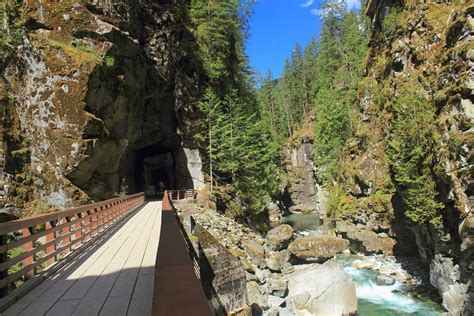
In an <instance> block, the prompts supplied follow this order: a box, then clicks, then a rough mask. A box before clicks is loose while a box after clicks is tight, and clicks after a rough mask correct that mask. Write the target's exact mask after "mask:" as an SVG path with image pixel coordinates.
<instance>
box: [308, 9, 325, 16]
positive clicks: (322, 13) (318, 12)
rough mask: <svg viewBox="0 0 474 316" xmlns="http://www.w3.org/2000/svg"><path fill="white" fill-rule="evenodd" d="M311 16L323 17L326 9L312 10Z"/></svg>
mask: <svg viewBox="0 0 474 316" xmlns="http://www.w3.org/2000/svg"><path fill="white" fill-rule="evenodd" d="M311 14H313V15H316V16H317V17H322V16H323V15H324V9H319V8H316V9H311Z"/></svg>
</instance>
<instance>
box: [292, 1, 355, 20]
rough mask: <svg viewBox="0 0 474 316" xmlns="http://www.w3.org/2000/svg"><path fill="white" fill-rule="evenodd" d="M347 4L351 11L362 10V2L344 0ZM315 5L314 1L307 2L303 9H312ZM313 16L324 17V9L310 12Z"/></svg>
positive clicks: (315, 9)
mask: <svg viewBox="0 0 474 316" xmlns="http://www.w3.org/2000/svg"><path fill="white" fill-rule="evenodd" d="M344 1H345V2H346V5H347V8H348V9H349V10H358V9H360V0H344ZM313 4H314V0H307V2H306V3H304V4H302V5H301V6H302V7H305V8H307V7H310V6H312V5H313ZM310 11H311V14H313V15H315V16H317V17H322V16H324V9H322V8H313V9H311V10H310Z"/></svg>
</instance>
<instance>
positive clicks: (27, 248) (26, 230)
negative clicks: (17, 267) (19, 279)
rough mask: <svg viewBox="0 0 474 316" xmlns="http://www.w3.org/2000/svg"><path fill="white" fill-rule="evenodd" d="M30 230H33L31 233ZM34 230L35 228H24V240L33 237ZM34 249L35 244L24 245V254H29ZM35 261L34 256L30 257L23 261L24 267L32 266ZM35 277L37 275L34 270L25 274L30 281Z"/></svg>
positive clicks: (30, 242)
mask: <svg viewBox="0 0 474 316" xmlns="http://www.w3.org/2000/svg"><path fill="white" fill-rule="evenodd" d="M30 229H31V231H30ZM32 230H33V228H23V238H26V237H29V236H31V234H32ZM32 249H33V242H32V241H29V242H27V243H25V244H23V252H28V251H30V250H32ZM33 261H34V258H33V256H29V257H27V258H25V259H24V260H23V267H27V266H29V265H30V264H32V263H33ZM34 275H35V271H34V269H32V270H30V271H28V272H26V273H25V279H27V280H28V279H30V278H32V277H33V276H34Z"/></svg>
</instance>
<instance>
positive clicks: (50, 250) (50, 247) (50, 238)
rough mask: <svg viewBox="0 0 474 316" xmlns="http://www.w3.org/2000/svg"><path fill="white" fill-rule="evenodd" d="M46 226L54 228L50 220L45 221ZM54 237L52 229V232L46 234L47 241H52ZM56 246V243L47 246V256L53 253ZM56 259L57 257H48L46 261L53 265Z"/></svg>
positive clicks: (46, 227)
mask: <svg viewBox="0 0 474 316" xmlns="http://www.w3.org/2000/svg"><path fill="white" fill-rule="evenodd" d="M44 226H45V227H44V228H45V229H51V228H53V225H52V224H51V223H50V222H47V223H45V225H44ZM53 239H54V231H52V232H50V233H48V234H47V235H46V242H50V241H52V240H53ZM54 248H55V246H54V244H53V245H50V246H48V247H46V256H47V255H49V254H51V253H53V252H54V250H55V249H54ZM54 259H55V258H51V259H48V260H47V261H46V262H47V265H48V266H50V265H52V264H53V263H54Z"/></svg>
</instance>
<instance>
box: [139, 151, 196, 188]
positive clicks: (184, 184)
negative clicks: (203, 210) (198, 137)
mask: <svg viewBox="0 0 474 316" xmlns="http://www.w3.org/2000/svg"><path fill="white" fill-rule="evenodd" d="M133 156H134V159H133V160H134V167H133V170H134V172H133V181H132V183H133V186H134V190H133V191H135V192H145V193H146V194H147V196H154V195H160V193H162V192H163V191H164V190H187V189H193V188H194V184H193V180H192V178H191V175H190V173H189V170H188V168H187V159H186V155H185V153H184V150H183V149H182V148H181V147H178V148H170V147H163V146H160V145H151V146H148V147H145V148H142V149H139V150H137V151H135V152H134V153H133Z"/></svg>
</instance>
